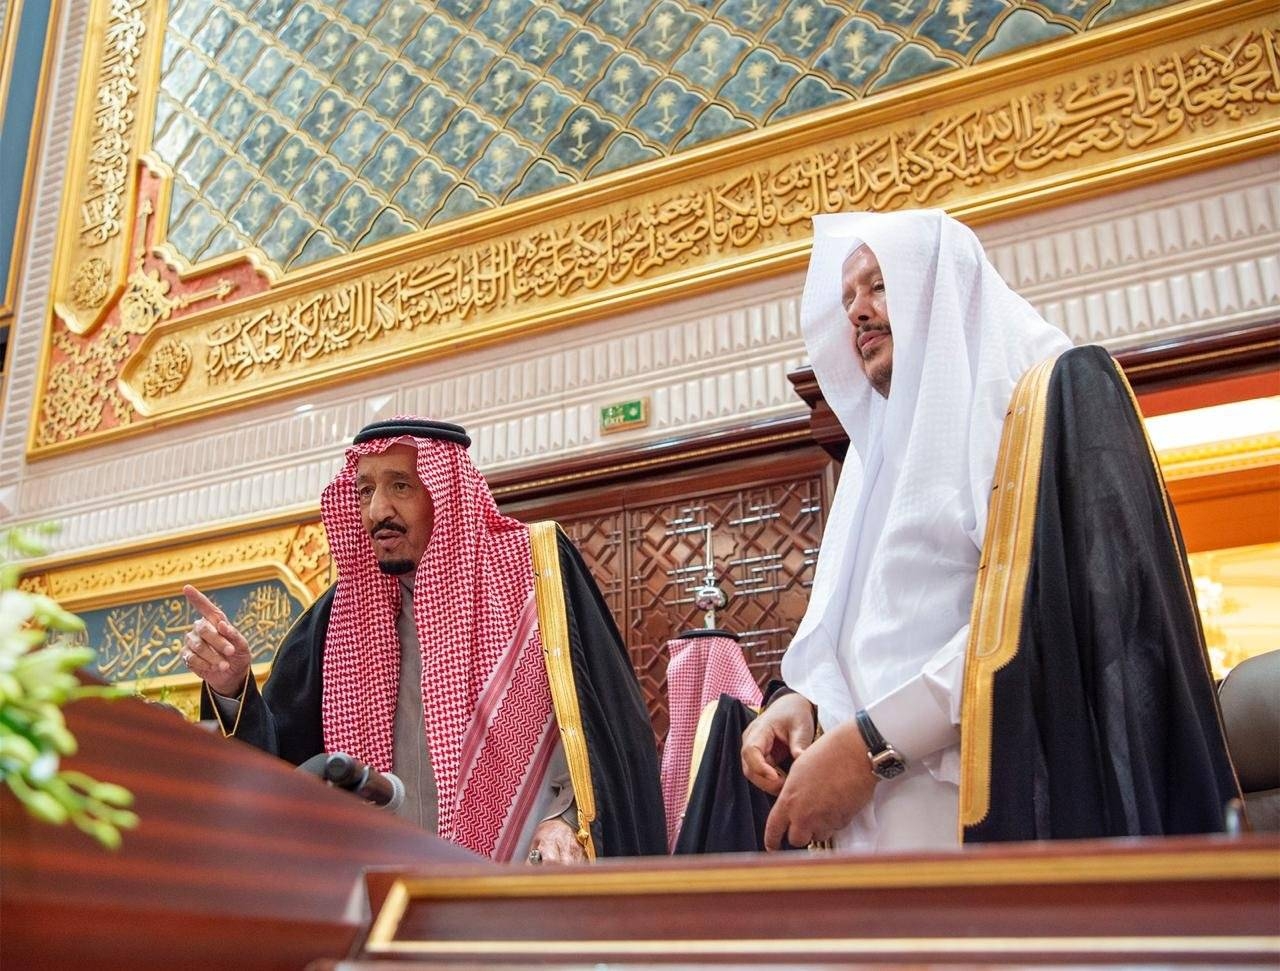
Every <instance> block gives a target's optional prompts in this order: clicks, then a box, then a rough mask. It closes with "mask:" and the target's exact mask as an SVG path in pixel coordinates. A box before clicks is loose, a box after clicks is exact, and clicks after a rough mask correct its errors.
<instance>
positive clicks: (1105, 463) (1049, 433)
mask: <svg viewBox="0 0 1280 971" xmlns="http://www.w3.org/2000/svg"><path fill="white" fill-rule="evenodd" d="M970 637H971V639H970V645H969V657H968V660H967V664H966V669H965V690H964V699H963V715H962V726H961V746H962V752H961V763H962V781H961V791H960V824H961V831H962V834H963V838H964V840H965V841H966V842H985V841H995V840H1033V839H1059V838H1073V837H1111V836H1132V835H1140V834H1142V835H1148V834H1149V835H1156V834H1177V833H1201V832H1213V831H1218V830H1221V829H1222V825H1223V810H1224V806H1225V804H1226V803H1227V801H1228V800H1230V799H1232V798H1233V797H1235V796H1238V795H1239V790H1238V786H1237V784H1236V779H1235V775H1234V772H1233V769H1232V766H1231V761H1230V758H1229V756H1228V754H1227V749H1226V744H1225V742H1224V736H1223V732H1222V725H1221V719H1220V716H1219V711H1218V706H1217V700H1216V696H1215V693H1214V687H1213V682H1212V677H1211V674H1210V671H1209V667H1208V661H1207V655H1206V653H1205V648H1204V638H1203V633H1202V631H1201V627H1200V620H1199V614H1198V612H1197V608H1196V603H1195V595H1194V592H1193V589H1192V584H1191V578H1190V572H1189V570H1188V567H1187V561H1186V553H1185V550H1184V547H1183V544H1182V536H1181V533H1180V532H1179V529H1178V525H1177V520H1176V519H1175V517H1174V514H1173V510H1172V506H1171V505H1170V503H1169V499H1168V495H1167V493H1166V491H1165V488H1164V483H1163V480H1162V478H1161V476H1160V472H1159V469H1158V466H1157V465H1156V462H1155V456H1154V454H1153V452H1152V450H1151V447H1150V444H1149V442H1148V441H1147V438H1146V434H1145V431H1144V429H1143V426H1142V422H1141V418H1140V416H1139V414H1138V411H1137V407H1136V404H1135V402H1134V399H1133V394H1132V392H1131V391H1130V389H1129V387H1128V383H1127V382H1126V381H1125V379H1124V376H1123V374H1122V373H1121V372H1120V370H1119V367H1118V366H1117V365H1116V363H1115V362H1114V361H1113V360H1112V358H1111V356H1110V355H1109V354H1108V353H1107V352H1106V351H1105V350H1103V349H1102V348H1099V347H1082V348H1077V349H1074V350H1071V351H1068V352H1067V353H1065V354H1063V355H1062V356H1061V357H1060V358H1058V359H1057V361H1056V362H1047V363H1046V364H1044V365H1041V366H1040V367H1038V368H1036V369H1033V370H1032V371H1031V372H1029V373H1028V375H1027V376H1026V377H1024V378H1023V380H1022V381H1021V382H1020V384H1019V386H1018V389H1017V391H1015V394H1014V398H1013V401H1012V403H1011V405H1010V409H1009V417H1008V418H1007V419H1006V421H1005V429H1004V437H1003V439H1002V442H1001V448H1000V459H999V461H998V463H997V468H996V474H995V478H994V480H993V495H992V502H991V511H990V515H989V519H988V526H987V539H986V544H985V547H984V550H983V555H982V566H981V568H980V571H979V577H978V583H977V589H976V594H975V607H974V613H973V624H972V629H971V635H970Z"/></svg>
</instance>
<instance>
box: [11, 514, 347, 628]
mask: <svg viewBox="0 0 1280 971" xmlns="http://www.w3.org/2000/svg"><path fill="white" fill-rule="evenodd" d="M261 579H278V580H280V581H282V582H283V583H284V584H285V586H286V587H288V588H289V590H290V592H291V593H293V594H294V595H295V596H296V597H297V598H298V599H299V600H301V601H302V602H303V603H304V604H310V603H311V602H312V601H314V600H315V599H316V597H318V596H319V595H320V594H321V593H322V592H323V591H324V590H325V588H326V587H328V586H329V584H330V583H332V582H333V572H332V567H331V564H330V560H329V544H328V540H327V538H326V537H325V533H324V527H323V526H321V525H320V522H319V519H318V518H316V519H314V520H309V521H304V522H294V523H285V524H276V525H269V526H259V527H250V528H248V529H241V530H239V531H237V532H236V533H234V534H231V535H227V534H226V533H223V532H212V533H206V532H194V531H193V532H192V533H189V534H187V535H184V536H179V537H172V538H170V539H168V540H165V541H164V542H163V544H161V543H150V544H146V545H144V546H138V545H136V544H135V545H133V546H132V547H129V548H126V549H119V550H108V551H105V552H103V551H99V552H96V553H92V554H88V555H85V554H79V555H73V556H67V557H56V558H50V559H46V560H39V561H36V562H35V563H33V564H32V566H31V569H30V570H28V571H27V572H26V574H25V575H24V576H23V579H22V583H23V586H24V587H26V588H28V589H32V590H38V591H40V592H41V593H47V594H48V595H49V596H51V597H53V598H55V599H56V600H57V601H58V602H59V603H61V604H62V605H63V606H64V607H67V608H68V609H69V610H73V611H76V610H97V609H99V608H101V607H109V606H114V605H116V604H121V603H130V602H136V601H139V600H146V599H148V598H150V597H156V596H171V595H173V594H175V593H178V592H181V589H182V585H183V584H184V583H192V584H195V585H196V586H200V585H201V584H214V583H216V584H217V585H218V586H231V585H233V584H237V583H246V582H249V581H252V580H261Z"/></svg>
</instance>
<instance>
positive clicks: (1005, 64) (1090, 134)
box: [28, 0, 1280, 458]
mask: <svg viewBox="0 0 1280 971" xmlns="http://www.w3.org/2000/svg"><path fill="white" fill-rule="evenodd" d="M147 2H148V0H118V3H117V9H125V8H127V9H128V10H130V11H134V12H135V13H136V12H137V11H139V10H140V8H141V7H142V6H143V5H144V4H146V3H147ZM105 6H106V3H105V0H95V8H94V11H95V19H94V22H95V23H96V24H97V25H98V26H99V30H101V26H102V24H103V23H104V21H105V14H104V13H103V10H104V9H105ZM138 16H141V15H140V14H139V15H138ZM147 16H148V17H149V18H150V19H149V20H147V23H148V24H150V25H153V26H150V27H149V28H148V29H149V30H150V31H151V36H150V37H149V38H145V37H144V40H149V42H150V43H149V45H148V44H146V43H144V44H143V45H142V47H141V48H140V54H139V64H140V65H141V67H140V68H139V71H140V74H141V75H142V76H146V77H151V78H154V77H155V73H156V72H157V71H158V62H157V59H156V54H155V51H156V50H157V49H158V43H156V42H157V40H158V36H157V35H158V25H157V21H158V15H157V14H156V13H155V12H154V9H153V8H148V11H147ZM1277 32H1280V16H1278V15H1277V13H1276V11H1275V8H1274V3H1272V2H1270V0H1242V2H1231V0H1194V2H1189V3H1185V4H1182V5H1179V6H1175V7H1172V8H1164V9H1161V10H1159V11H1156V12H1153V13H1151V14H1147V15H1143V16H1140V17H1135V18H1132V19H1130V20H1126V21H1123V22H1121V23H1118V24H1115V25H1112V26H1109V27H1105V28H1101V29H1098V30H1095V31H1089V32H1086V33H1085V34H1082V35H1079V36H1076V37H1073V38H1069V39H1066V40H1064V41H1061V42H1057V43H1053V44H1047V45H1043V46H1039V47H1034V48H1032V49H1030V50H1027V51H1023V52H1018V53H1015V54H1011V55H1008V56H1006V57H1004V58H999V59H997V60H996V61H994V62H992V63H989V64H984V65H980V66H976V67H972V68H967V69H964V70H961V71H953V72H947V73H944V74H941V75H935V76H933V77H930V78H926V79H924V80H921V81H918V82H914V83H912V84H908V85H905V86H903V87H901V88H895V89H893V90H891V91H888V92H886V93H884V94H881V95H876V96H874V97H870V98H867V99H864V100H863V101H860V102H857V103H854V104H850V105H845V106H839V107H836V108H831V109H826V110H823V111H819V112H814V113H812V114H808V115H804V116H802V117H800V118H796V119H793V120H790V121H788V122H785V123H782V124H779V125H776V126H771V127H769V128H767V129H764V130H761V131H758V132H754V133H750V134H746V135H741V136H736V137H734V138H730V139H726V140H724V141H722V142H716V143H713V144H710V145H706V146H702V147H700V148H698V149H695V150H692V151H690V152H687V153H682V154H680V155H678V156H676V157H674V158H671V159H666V160H659V161H656V162H652V163H647V164H645V165H641V166H637V167H635V168H632V169H626V170H624V171H621V172H618V173H614V174H611V175H609V176H606V177H602V178H599V179H593V180H590V181H588V182H587V183H585V184H581V185H576V186H571V187H568V188H565V189H560V190H555V191H553V192H548V193H546V194H543V195H539V196H535V197H533V198H530V199H527V200H522V201H521V202H519V203H515V204H512V205H508V206H504V207H502V208H501V209H499V210H497V211H492V212H486V213H482V214H477V215H473V216H469V217H466V218H463V219H459V220H456V221H453V222H450V223H449V224H447V225H445V226H443V227H440V228H439V229H433V230H426V231H423V232H421V233H418V234H416V235H414V236H412V237H408V238H400V239H393V240H388V241H386V242H384V243H380V244H378V245H376V246H374V247H370V248H369V249H368V250H367V251H364V252H362V253H360V254H358V255H352V256H344V257H340V258H334V259H331V260H328V261H325V262H322V263H317V264H315V265H313V266H308V267H306V268H303V269H301V270H298V271H294V272H291V273H289V274H287V275H286V276H285V277H283V278H281V279H280V280H279V281H278V282H277V285H275V286H272V287H270V288H269V289H267V290H266V291H263V292H261V293H258V294H254V295H252V296H249V297H246V298H243V299H238V300H235V301H228V302H224V303H220V304H218V305H217V306H215V307H214V308H212V309H209V310H201V311H198V312H196V313H190V314H187V315H185V316H183V315H172V316H169V317H167V318H163V319H161V320H159V321H158V322H156V323H155V324H154V325H153V326H151V327H150V328H149V330H148V331H147V332H146V333H145V335H143V336H142V338H141V342H140V343H139V344H138V346H137V347H136V348H135V349H134V350H133V351H132V353H131V354H130V355H129V357H128V359H127V360H125V361H124V362H123V365H122V366H121V367H120V369H119V377H118V382H117V384H118V390H119V392H120V393H121V394H122V395H123V397H124V399H126V400H127V401H128V403H129V404H130V405H131V406H132V407H133V408H134V409H136V411H137V413H138V415H139V416H141V418H140V419H139V420H136V421H132V422H129V423H125V424H123V425H121V426H118V427H114V428H108V429H103V430H95V431H90V432H87V433H83V434H80V435H79V436H75V437H64V438H63V439H61V440H59V439H58V438H57V437H56V436H53V437H51V436H49V435H43V436H42V435H41V434H38V432H39V431H40V429H39V422H40V414H41V409H40V406H39V403H37V406H36V408H35V409H33V416H32V423H31V429H30V435H29V439H28V455H29V456H30V457H31V458H40V457H43V456H46V455H51V454H55V453H59V452H62V451H65V450H70V449H75V448H80V447H86V446H89V445H93V444H96V443H98V442H101V441H103V440H106V439H108V438H113V437H115V436H118V435H126V434H132V433H138V432H144V431H148V430H152V429H154V428H156V427H157V426H158V425H160V424H167V423H170V422H174V421H180V420H184V419H187V418H190V417H193V416H196V415H200V414H204V413H207V412H209V411H210V410H213V409H225V408H228V407H235V406H240V405H245V404H249V403H252V402H257V401H263V400H268V399H271V398H277V397H281V396H285V395H289V394H294V393H297V392H298V391H300V390H303V389H309V388H314V387H319V386H321V385H325V384H330V383H333V382H335V381H337V380H340V379H350V378H351V377H353V376H356V375H358V376H361V377H363V376H367V375H370V374H374V373H377V372H381V371H386V370H389V369H393V368H396V367H400V366H403V365H405V364H407V363H409V362H411V361H415V362H416V361H421V360H423V359H424V358H431V357H438V356H442V355H445V354H449V353H452V352H455V351H457V350H459V349H462V348H471V347H475V346H480V345H482V344H487V343H492V342H495V341H500V340H503V339H507V338H509V337H512V336H514V335H516V334H519V335H520V336H524V335H527V334H530V333H533V332H536V331H541V330H545V329H548V328H551V327H554V326H563V325H567V324H570V323H577V322H581V321H583V320H587V319H591V318H596V317H600V316H602V315H605V314H609V313H616V312H623V311H630V310H635V309H638V308H641V307H644V306H648V305H651V304H654V303H658V302H660V301H665V300H669V299H673V298H676V297H687V296H692V295H696V294H698V293H701V292H704V291H706V290H710V289H715V288H719V287H723V286H726V285H729V284H734V283H739V282H744V281H747V280H750V279H754V278H758V277H762V276H767V275H773V274H776V273H780V272H784V271H788V270H793V269H795V268H797V267H798V266H800V265H801V264H802V263H803V261H804V259H805V257H806V255H807V252H808V249H809V222H808V220H809V217H810V216H811V215H813V214H814V213H816V212H825V211H834V210H839V209H847V208H875V209H893V208H902V207H905V206H906V205H911V206H916V205H934V206H941V207H943V208H946V209H947V210H948V211H950V212H952V213H953V214H955V215H958V216H961V217H963V218H965V219H966V221H968V222H970V223H980V222H983V221H987V220H991V219H995V218H1003V217H1008V216H1012V215H1016V214H1021V213H1026V212H1030V211H1036V210H1039V209H1041V208H1044V207H1046V206H1049V205H1057V204H1061V203H1063V202H1066V201H1069V200H1074V199H1078V198H1082V197H1085V196H1089V195H1096V194H1099V193H1101V192H1105V191H1107V190H1110V189H1115V188H1119V187H1131V186H1135V185H1140V184H1144V183H1148V182H1151V181H1155V180H1158V179H1165V178H1169V177H1172V176H1175V175H1179V174H1183V173H1186V172H1190V171H1195V170H1198V169H1202V168H1205V167H1208V166H1216V165H1224V164H1228V163H1231V162H1235V161H1240V160H1243V159H1247V158H1250V157H1255V156H1258V155H1261V154H1264V153H1267V152H1271V151H1274V150H1275V149H1276V148H1277V147H1280V68H1277V60H1278V57H1277V53H1276V34H1277ZM98 36H100V34H99V33H93V32H92V31H91V35H90V40H91V41H92V40H94V38H96V37H98ZM95 51H96V45H94V44H92V43H91V44H90V45H89V48H87V53H86V70H85V74H84V77H83V78H82V86H81V102H80V104H79V106H78V118H77V124H76V135H75V137H76V142H75V146H76V148H77V149H78V151H76V152H74V153H73V158H74V159H76V160H77V164H78V165H80V164H82V163H83V156H84V155H85V154H86V153H85V152H84V149H85V146H86V144H87V143H88V140H89V137H90V136H89V134H86V133H87V132H89V126H88V125H87V124H86V123H85V119H84V118H82V117H79V115H83V114H85V113H86V111H87V109H86V105H87V104H88V102H86V100H85V98H86V93H92V92H93V91H94V90H96V89H95V82H96V80H97V73H96V71H95V70H90V64H91V62H92V63H93V64H97V63H98V61H95V60H94V59H95V58H96V57H97V54H96V53H95ZM1242 52H1243V57H1242ZM1199 55H1203V61H1204V63H1208V62H1209V60H1212V61H1213V62H1214V63H1215V64H1216V65H1218V69H1219V73H1220V78H1217V79H1215V80H1221V82H1222V85H1223V86H1222V87H1221V88H1220V89H1219V90H1221V91H1227V92H1229V95H1222V96H1221V98H1219V96H1218V95H1217V94H1214V95H1213V96H1212V97H1211V98H1210V99H1209V101H1208V102H1204V101H1201V102H1200V103H1194V98H1193V89H1194V88H1195V86H1196V85H1197V84H1203V83H1204V82H1203V72H1202V67H1203V65H1201V66H1200V67H1197V68H1196V70H1197V71H1201V73H1200V74H1197V75H1196V76H1194V77H1188V75H1187V73H1186V71H1185V70H1184V63H1185V61H1186V60H1187V59H1188V58H1190V57H1193V56H1199ZM1250 57H1252V58H1253V59H1254V60H1253V65H1252V66H1253V67H1255V68H1257V70H1256V71H1255V72H1254V73H1253V74H1249V75H1246V74H1245V73H1244V72H1245V68H1244V67H1241V66H1240V65H1241V63H1242V61H1248V60H1249V58H1250ZM99 60H100V58H99ZM1233 72H1234V73H1233ZM1264 82H1265V83H1266V84H1267V85H1269V87H1268V88H1267V89H1266V90H1263V91H1261V92H1260V93H1259V96H1258V97H1257V98H1255V97H1254V88H1256V87H1258V86H1259V85H1262V84H1264ZM1250 85H1252V86H1250ZM155 86H156V85H155V83H154V82H153V83H151V84H150V85H149V87H147V91H148V99H147V101H146V103H142V102H140V103H139V105H138V107H137V111H136V117H137V119H138V122H137V124H136V125H135V131H134V135H135V136H137V137H136V138H135V143H136V144H135V145H134V154H133V163H132V164H133V165H136V163H137V159H138V158H140V157H141V154H142V152H143V151H145V148H146V146H145V145H143V144H141V141H142V138H143V136H142V135H141V134H140V133H143V132H147V133H149V131H150V120H151V117H152V111H153V102H154V89H155ZM1215 99H1218V103H1213V102H1214V100H1215ZM921 104H927V105H928V106H929V107H928V109H927V110H925V111H920V110H919V106H920V105H921ZM1166 112H1167V114H1168V117H1166ZM1136 115H1142V119H1141V120H1142V124H1141V126H1140V129H1141V130H1139V128H1133V127H1131V128H1130V129H1129V130H1128V131H1127V133H1126V132H1122V131H1121V126H1120V124H1119V122H1118V121H1117V120H1116V117H1118V116H1124V117H1125V118H1129V119H1132V118H1133V117H1134V116H1136ZM1175 115H1177V119H1176V120H1175V119H1174V116H1175ZM1152 125H1155V126H1157V127H1158V126H1160V125H1164V126H1165V127H1164V128H1163V129H1162V130H1161V131H1160V133H1159V135H1158V137H1156V136H1154V135H1151V131H1152V130H1153V129H1152V128H1151V126H1152ZM1143 132H1146V137H1144V135H1143ZM1135 133H1136V134H1135ZM145 137H149V134H148V135H146V136H145ZM1135 139H1136V140H1137V147H1134V146H1133V145H1131V144H1130V142H1133V141H1134V140H1135ZM1148 142H1149V143H1150V144H1147V143H1148ZM73 176H74V177H73V178H71V179H69V184H70V185H73V186H82V185H83V183H84V178H83V173H82V172H81V171H79V170H77V171H75V172H73ZM133 176H134V170H133V168H132V167H131V168H130V178H129V179H128V186H129V200H128V205H127V206H126V207H125V208H124V210H123V211H124V214H125V215H126V216H127V219H125V220H124V222H123V225H122V227H121V232H120V233H119V239H118V246H119V249H120V252H119V259H117V260H116V264H117V267H116V269H117V270H119V272H124V269H123V268H124V267H125V265H126V264H127V263H128V259H127V246H128V239H127V237H128V236H129V231H130V227H131V226H132V224H133V220H134V219H135V216H136V213H135V211H134V210H135V206H134V202H135V200H134V199H133V186H134V185H135V184H136V182H135V179H134V177H133ZM81 195H83V192H81ZM84 212H85V211H84V210H83V209H82V206H81V201H80V195H77V194H76V192H74V191H73V192H71V193H69V194H68V196H67V198H66V200H64V209H63V217H62V220H63V221H62V230H61V232H60V239H62V240H63V241H67V240H71V239H72V238H73V237H74V236H75V235H76V234H75V233H73V232H72V231H71V217H72V216H75V215H76V214H80V215H84ZM82 222H83V220H82ZM109 244H110V245H115V244H113V243H112V241H110V240H109V241H108V242H107V243H105V244H104V246H107V245H109ZM162 249H163V247H162ZM95 258H96V257H95ZM88 262H89V261H87V260H86V259H85V258H84V255H83V253H82V252H81V251H80V249H77V245H76V244H75V243H72V242H68V243H67V244H66V246H65V247H62V248H60V249H59V252H58V257H57V261H56V265H55V275H54V291H55V292H54V303H55V305H56V306H57V307H58V308H59V309H58V311H57V312H58V313H62V308H65V307H66V306H67V294H70V293H71V292H72V291H73V290H74V289H75V288H76V286H78V287H79V289H78V290H76V292H78V293H79V294H80V296H81V297H84V296H85V295H86V288H87V287H89V286H90V285H94V286H95V287H96V288H95V289H92V291H91V292H89V293H88V295H89V296H92V297H94V298H96V297H98V296H99V294H100V293H101V292H102V287H101V286H97V283H98V275H97V274H96V273H94V272H89V271H87V270H86V266H87V265H88ZM99 268H100V267H99ZM113 272H114V271H113ZM121 279H122V278H121ZM112 280H113V284H112V285H113V286H115V287H116V289H115V290H113V291H112V292H113V293H118V292H120V289H119V285H118V281H116V278H115V277H113V278H112ZM77 281H78V283H77ZM105 304H106V299H105V298H104V299H103V301H102V306H105ZM74 320H75V324H74V326H73V325H72V322H71V321H68V326H69V327H72V329H75V327H84V328H85V332H87V331H88V330H89V329H90V328H91V327H92V326H93V325H94V321H92V320H89V319H88V318H87V317H85V316H84V315H81V316H80V317H76V318H74ZM50 353H51V348H50V343H49V341H48V340H46V344H45V350H44V355H43V358H42V363H41V373H40V378H39V382H38V388H39V392H38V393H39V394H40V395H41V396H43V394H44V393H45V388H46V380H47V376H48V371H49V366H50ZM42 439H43V441H42Z"/></svg>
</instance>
